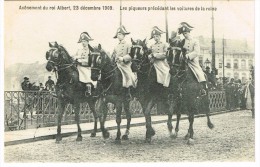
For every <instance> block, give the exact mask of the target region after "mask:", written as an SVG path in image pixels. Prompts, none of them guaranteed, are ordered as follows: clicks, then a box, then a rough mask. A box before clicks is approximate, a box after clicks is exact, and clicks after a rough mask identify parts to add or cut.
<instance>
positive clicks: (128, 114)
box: [122, 98, 131, 140]
mask: <svg viewBox="0 0 260 167" xmlns="http://www.w3.org/2000/svg"><path fill="white" fill-rule="evenodd" d="M129 104H130V99H127V98H125V99H124V109H125V113H126V120H127V124H126V131H125V134H124V135H123V136H122V139H123V140H128V139H129V138H128V135H129V133H130V131H129V130H130V124H131V112H130V108H129Z"/></svg>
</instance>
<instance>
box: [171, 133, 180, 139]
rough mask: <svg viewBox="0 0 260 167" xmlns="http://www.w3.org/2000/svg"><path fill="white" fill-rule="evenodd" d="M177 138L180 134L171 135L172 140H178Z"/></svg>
mask: <svg viewBox="0 0 260 167" xmlns="http://www.w3.org/2000/svg"><path fill="white" fill-rule="evenodd" d="M177 136H178V134H177V133H174V134H171V135H170V137H171V138H172V139H176V138H177Z"/></svg>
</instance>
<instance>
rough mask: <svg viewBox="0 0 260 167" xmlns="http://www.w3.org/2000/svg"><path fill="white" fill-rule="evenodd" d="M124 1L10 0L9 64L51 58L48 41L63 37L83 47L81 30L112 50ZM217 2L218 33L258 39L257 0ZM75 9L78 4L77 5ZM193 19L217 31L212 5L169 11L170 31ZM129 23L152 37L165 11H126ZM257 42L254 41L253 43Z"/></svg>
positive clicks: (204, 29) (72, 47) (135, 32)
mask: <svg viewBox="0 0 260 167" xmlns="http://www.w3.org/2000/svg"><path fill="white" fill-rule="evenodd" d="M119 4H120V3H119V1H109V2H93V1H85V2H77V1H76V2H66V1H63V2H57V1H56V2H44V1H37V2H29V1H27V2H16V1H11V2H8V1H7V2H5V4H4V5H5V6H4V7H5V13H4V14H5V15H4V18H5V22H4V23H5V24H4V28H5V30H4V35H5V40H4V42H5V43H4V44H5V46H4V51H5V66H6V67H8V66H9V65H10V64H14V63H33V62H35V61H39V62H40V63H44V62H46V60H45V53H46V51H47V50H48V49H49V48H48V42H51V41H57V42H58V43H60V44H62V45H63V46H64V47H65V48H67V50H68V52H69V53H70V54H71V55H74V54H75V53H76V51H77V50H78V49H79V48H81V45H80V44H78V43H77V42H78V39H79V35H80V33H81V32H84V31H87V32H88V33H89V34H90V36H91V37H92V38H93V39H94V41H92V42H91V43H90V44H91V45H93V46H96V45H97V44H98V43H100V44H102V46H103V48H104V49H105V50H107V51H109V52H112V51H113V48H114V46H115V45H116V44H117V43H118V41H117V39H114V38H113V36H114V35H115V32H116V29H117V28H118V26H119ZM20 5H21V6H23V5H27V6H37V5H38V6H39V5H41V6H44V5H45V6H53V5H56V7H57V5H63V6H71V7H72V6H74V5H78V6H79V7H80V6H83V5H85V6H99V7H101V6H103V5H104V6H105V5H109V6H110V5H111V6H113V10H111V11H109V10H106V11H104V10H101V11H86V10H84V11H81V10H78V11H73V10H71V11H58V10H55V11H51V10H48V11H43V10H38V11H36V10H34V11H32V10H19V6H20ZM122 6H125V7H130V6H134V7H152V6H164V2H163V1H161V2H152V1H129V2H127V1H123V2H122ZM167 6H172V7H176V8H177V7H193V8H195V7H196V6H197V7H204V8H207V7H211V1H187V2H181V1H167ZM213 6H214V7H216V8H217V11H215V12H214V17H215V37H216V38H222V37H223V35H224V36H225V38H229V39H247V40H248V41H249V42H254V2H253V1H216V2H215V1H214V3H213ZM71 9H72V8H71ZM183 21H185V22H188V23H189V24H190V25H192V26H194V27H195V29H194V30H193V31H192V34H193V36H198V35H203V36H205V37H211V12H210V11H192V12H191V11H177V10H175V11H168V27H169V32H171V31H172V30H175V31H176V30H177V28H178V26H179V23H180V22H183ZM123 25H125V27H126V29H127V31H129V32H131V34H130V35H128V36H127V38H126V40H128V41H129V42H130V38H131V37H132V38H134V39H137V38H140V39H144V38H147V40H148V42H149V43H150V44H151V43H152V42H154V41H153V40H150V41H149V38H150V34H151V28H152V27H153V26H158V27H159V28H161V29H162V30H165V12H164V11H123ZM169 34H170V33H169ZM162 38H163V40H164V41H165V34H164V35H163V36H162ZM252 45H253V44H252Z"/></svg>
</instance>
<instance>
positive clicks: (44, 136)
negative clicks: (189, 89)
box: [4, 111, 230, 146]
mask: <svg viewBox="0 0 260 167" xmlns="http://www.w3.org/2000/svg"><path fill="white" fill-rule="evenodd" d="M226 112H230V111H220V112H214V113H211V115H218V114H223V113H226ZM204 116H205V115H204V114H201V115H196V116H195V118H196V117H204ZM167 119H168V116H167V115H160V116H152V123H153V124H158V123H166V122H167ZM183 119H187V115H182V117H181V120H183ZM173 121H176V115H174V116H173ZM80 125H81V129H82V134H90V133H91V132H92V130H93V127H94V123H93V122H91V123H82V124H80ZM105 126H106V128H107V129H108V130H114V129H116V121H115V120H109V121H106V124H105ZM136 126H145V118H144V117H140V118H132V120H131V127H136ZM125 127H126V119H122V122H121V128H125ZM98 132H100V129H99V123H98ZM56 133H57V127H56V126H53V127H42V128H38V129H26V130H18V131H8V132H4V134H5V135H4V136H5V137H4V145H5V146H8V145H16V144H21V143H29V142H35V141H40V140H49V139H55V136H56ZM61 133H62V136H63V137H68V136H72V135H76V134H77V126H76V124H72V125H62V126H61Z"/></svg>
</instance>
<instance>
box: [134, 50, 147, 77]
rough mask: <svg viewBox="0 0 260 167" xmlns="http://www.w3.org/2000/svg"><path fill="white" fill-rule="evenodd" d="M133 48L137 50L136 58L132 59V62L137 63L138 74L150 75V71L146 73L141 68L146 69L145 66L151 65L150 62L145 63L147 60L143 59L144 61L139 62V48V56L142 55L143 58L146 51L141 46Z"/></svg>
mask: <svg viewBox="0 0 260 167" xmlns="http://www.w3.org/2000/svg"><path fill="white" fill-rule="evenodd" d="M132 48H133V49H135V55H134V58H133V59H132V61H136V62H137V65H136V66H137V71H138V72H140V73H148V72H149V71H146V72H144V71H141V67H144V66H146V65H150V63H149V62H148V63H144V62H145V58H143V59H141V60H139V59H137V55H136V54H137V48H140V52H139V54H141V56H142V57H143V56H144V51H143V50H144V49H143V47H142V46H140V45H132ZM141 51H142V53H141Z"/></svg>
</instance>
